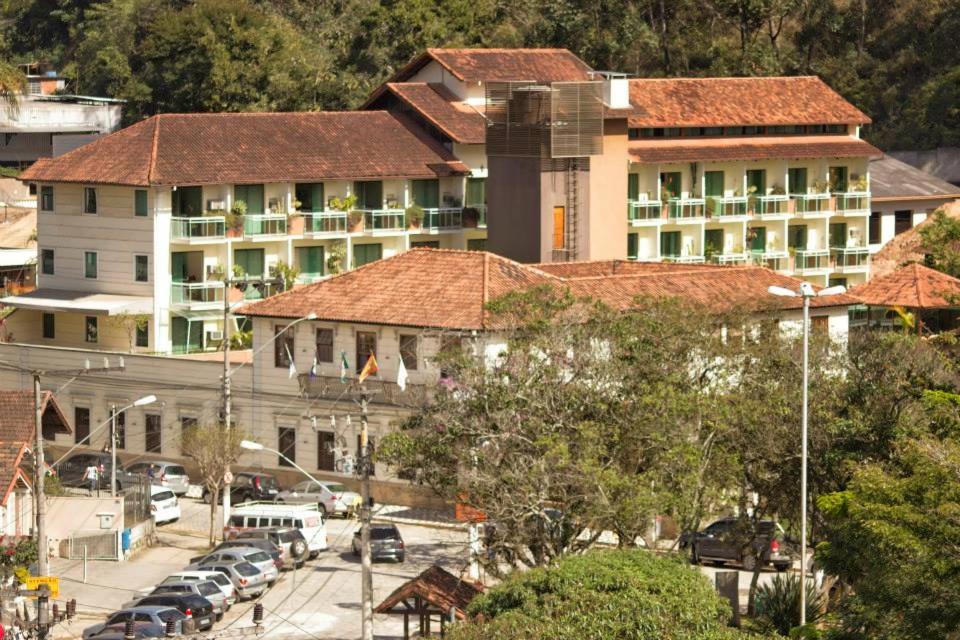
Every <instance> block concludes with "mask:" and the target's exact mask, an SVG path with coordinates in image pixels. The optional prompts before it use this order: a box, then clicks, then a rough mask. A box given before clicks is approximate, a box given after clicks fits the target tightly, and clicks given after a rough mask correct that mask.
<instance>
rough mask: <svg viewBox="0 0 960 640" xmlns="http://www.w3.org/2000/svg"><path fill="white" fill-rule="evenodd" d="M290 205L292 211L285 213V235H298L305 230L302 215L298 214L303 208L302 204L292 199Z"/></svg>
mask: <svg viewBox="0 0 960 640" xmlns="http://www.w3.org/2000/svg"><path fill="white" fill-rule="evenodd" d="M292 204H293V211H290V212H288V213H287V233H289V234H291V235H300V234H302V233H303V230H304V229H305V228H306V224H305V222H304V217H303V214H302V213H300V207H302V206H303V203H302V202H300V201H299V200H296V199H294V201H293V203H292Z"/></svg>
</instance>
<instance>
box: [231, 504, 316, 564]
mask: <svg viewBox="0 0 960 640" xmlns="http://www.w3.org/2000/svg"><path fill="white" fill-rule="evenodd" d="M262 527H294V528H295V529H299V530H300V533H302V534H303V539H304V540H306V541H307V549H309V550H310V557H311V558H316V557H317V555H318V554H319V553H320V552H321V551H326V550H327V527H326V526H325V525H324V523H323V514H322V513H321V512H320V511H319V509H318V508H317V505H316V503H311V504H285V503H276V502H243V503H240V504H238V505H237V506H236V507H234V508H233V509H231V513H230V522H229V524H228V525H227V526H226V527H225V528H224V531H223V533H224V538H225V539H229V538H232V537H233V536H234V535H236V533H237V532H239V531H244V530H246V529H260V528H262Z"/></svg>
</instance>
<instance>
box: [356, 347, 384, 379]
mask: <svg viewBox="0 0 960 640" xmlns="http://www.w3.org/2000/svg"><path fill="white" fill-rule="evenodd" d="M379 370H380V369H379V367H377V358H376V356H374V355H373V351H371V352H370V357H369V358H367V364H365V365H363V369H361V370H360V377H359V378H357V382H359V383H360V384H363V381H364V380H366V379H367V378H369V377H370V376H372V375H375V374H376V373H377V371H379Z"/></svg>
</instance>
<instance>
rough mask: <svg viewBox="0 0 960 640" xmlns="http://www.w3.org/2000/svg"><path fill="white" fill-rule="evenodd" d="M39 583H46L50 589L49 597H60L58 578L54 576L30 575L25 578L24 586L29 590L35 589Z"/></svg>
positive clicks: (37, 588) (38, 586)
mask: <svg viewBox="0 0 960 640" xmlns="http://www.w3.org/2000/svg"><path fill="white" fill-rule="evenodd" d="M40 585H46V586H47V589H49V591H50V597H51V598H59V597H60V578H58V577H56V576H30V577H29V578H27V584H26V587H27V589H28V590H30V591H37V590H39V589H40Z"/></svg>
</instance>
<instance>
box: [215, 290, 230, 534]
mask: <svg viewBox="0 0 960 640" xmlns="http://www.w3.org/2000/svg"><path fill="white" fill-rule="evenodd" d="M230 289H231V281H230V280H229V279H227V278H224V279H223V428H224V429H225V430H226V431H228V432H229V431H230V404H231V403H230V330H229V328H228V327H229V323H230ZM229 473H230V467H229V466H228V467H227V471H226V473H225V474H224V476H227V475H228V474H229ZM224 480H226V478H224ZM213 508H214V509H216V506H214V507H213ZM229 520H230V484H229V483H227V482H224V483H223V526H224V527H226V526H227V524H228V523H229Z"/></svg>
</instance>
